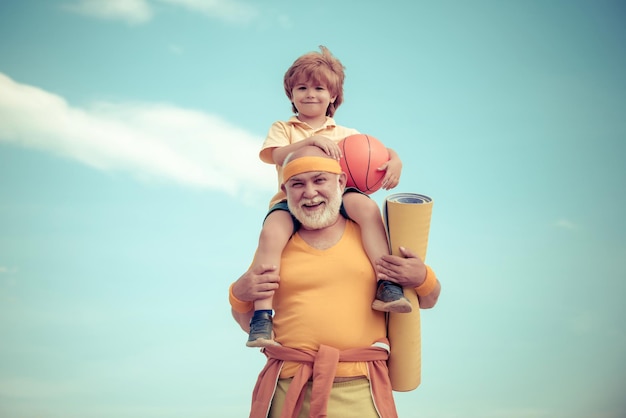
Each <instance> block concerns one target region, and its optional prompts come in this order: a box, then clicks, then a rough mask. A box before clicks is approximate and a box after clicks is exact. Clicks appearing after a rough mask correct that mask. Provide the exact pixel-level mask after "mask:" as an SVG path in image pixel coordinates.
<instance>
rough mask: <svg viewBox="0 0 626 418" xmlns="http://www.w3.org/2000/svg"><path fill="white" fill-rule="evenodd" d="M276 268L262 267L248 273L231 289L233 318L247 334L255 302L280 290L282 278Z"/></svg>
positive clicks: (230, 298) (230, 299) (230, 300)
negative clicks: (279, 283)
mask: <svg viewBox="0 0 626 418" xmlns="http://www.w3.org/2000/svg"><path fill="white" fill-rule="evenodd" d="M276 269H277V267H276V266H267V265H260V266H258V267H257V268H255V269H253V270H248V271H246V272H245V273H244V274H243V275H242V276H241V277H239V279H237V281H235V282H234V283H233V284H232V285H231V286H230V289H229V295H228V296H229V298H228V299H229V302H230V306H231V311H232V315H233V318H234V319H235V321H236V322H237V323H238V324H239V326H240V327H241V329H242V330H244V331H245V332H249V331H250V319H251V318H252V314H253V313H254V310H253V309H254V308H253V301H255V300H257V299H267V298H269V297H272V296H273V295H274V291H276V289H278V282H279V281H280V278H279V277H278V274H276Z"/></svg>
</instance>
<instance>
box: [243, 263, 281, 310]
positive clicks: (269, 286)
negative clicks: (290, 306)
mask: <svg viewBox="0 0 626 418" xmlns="http://www.w3.org/2000/svg"><path fill="white" fill-rule="evenodd" d="M277 269H278V268H277V267H276V266H270V265H263V264H262V265H260V266H257V267H256V268H254V269H252V270H248V271H246V272H245V273H244V274H243V275H242V276H241V277H240V278H239V279H237V281H236V282H235V283H234V284H233V295H234V296H235V297H236V298H237V299H239V300H241V301H243V302H249V301H254V300H257V299H267V298H270V297H272V296H274V291H276V289H278V282H279V281H280V277H278V274H277V273H276V270H277Z"/></svg>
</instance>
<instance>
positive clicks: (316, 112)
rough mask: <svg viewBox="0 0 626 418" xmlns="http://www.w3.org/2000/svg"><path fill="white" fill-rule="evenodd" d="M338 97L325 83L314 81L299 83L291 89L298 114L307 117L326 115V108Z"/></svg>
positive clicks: (292, 99)
mask: <svg viewBox="0 0 626 418" xmlns="http://www.w3.org/2000/svg"><path fill="white" fill-rule="evenodd" d="M336 98H337V96H331V94H330V91H329V90H328V88H327V87H326V86H325V85H323V84H319V83H315V82H312V81H306V82H300V83H297V84H296V85H294V87H293V89H292V90H291V101H292V102H293V104H294V106H295V107H296V109H298V114H299V115H301V116H304V117H306V118H318V117H325V116H326V109H328V106H329V105H330V103H332V102H334V101H335V99H336Z"/></svg>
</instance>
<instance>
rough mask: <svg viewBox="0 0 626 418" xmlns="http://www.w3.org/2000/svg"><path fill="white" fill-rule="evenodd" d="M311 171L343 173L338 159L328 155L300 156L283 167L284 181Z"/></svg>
mask: <svg viewBox="0 0 626 418" xmlns="http://www.w3.org/2000/svg"><path fill="white" fill-rule="evenodd" d="M309 171H325V172H328V173H334V174H341V166H340V165H339V162H338V161H337V160H333V159H332V158H327V157H300V158H297V159H295V160H292V161H289V162H288V163H287V165H286V166H285V168H283V182H285V181H287V180H289V179H290V178H291V177H293V176H295V175H296V174H302V173H306V172H309Z"/></svg>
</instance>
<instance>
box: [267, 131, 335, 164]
mask: <svg viewBox="0 0 626 418" xmlns="http://www.w3.org/2000/svg"><path fill="white" fill-rule="evenodd" d="M310 145H313V146H316V147H318V148H320V149H321V150H322V151H324V152H325V153H326V154H327V155H328V156H330V157H332V158H334V159H335V160H339V158H340V157H341V150H340V149H339V146H338V145H337V144H336V143H335V141H333V140H332V139H330V138H328V137H325V136H323V135H313V136H310V137H308V138H306V139H303V140H302V141H298V142H294V143H293V144H289V145H285V146H284V147H276V148H274V149H273V150H272V158H273V159H274V163H275V164H277V165H283V162H284V161H285V158H287V156H288V155H289V154H290V153H292V152H294V151H297V150H299V149H300V148H302V147H307V146H310Z"/></svg>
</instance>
